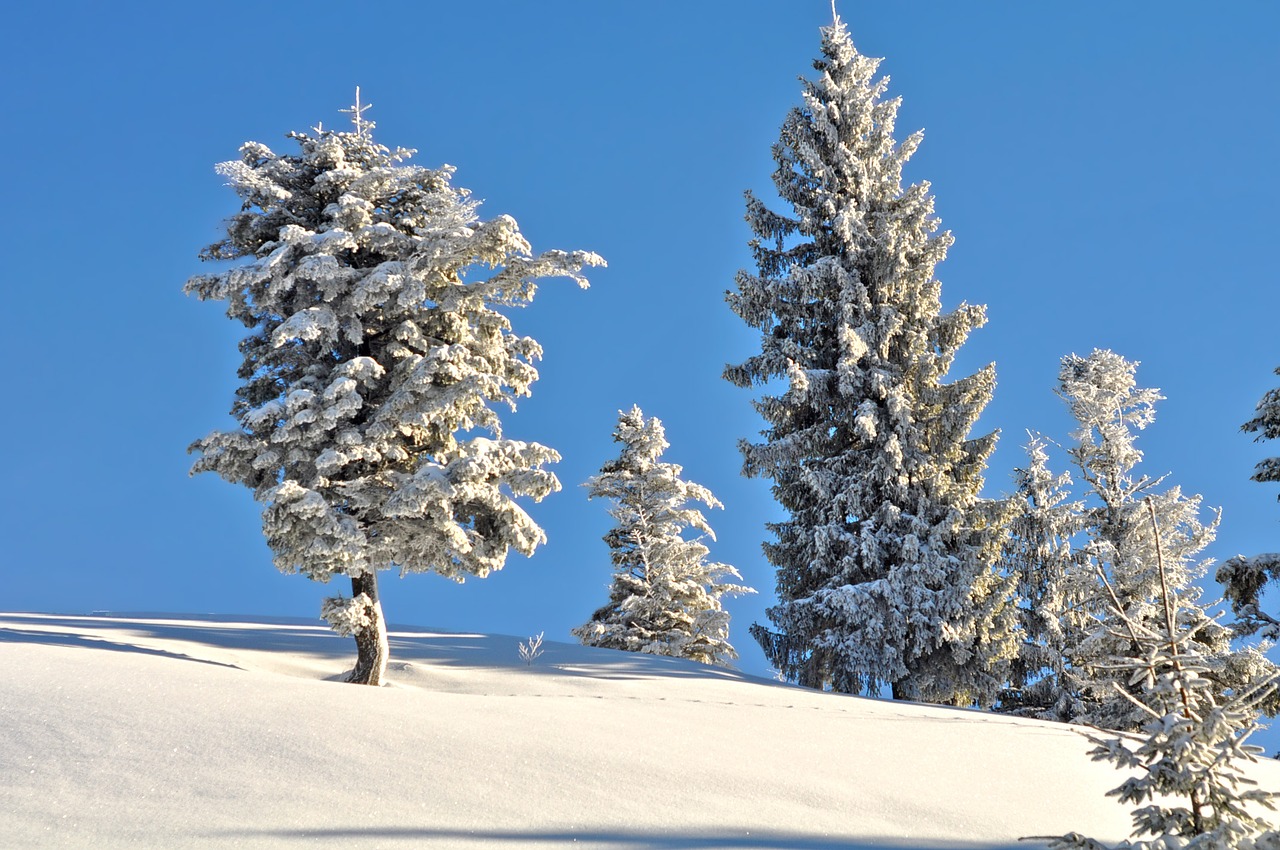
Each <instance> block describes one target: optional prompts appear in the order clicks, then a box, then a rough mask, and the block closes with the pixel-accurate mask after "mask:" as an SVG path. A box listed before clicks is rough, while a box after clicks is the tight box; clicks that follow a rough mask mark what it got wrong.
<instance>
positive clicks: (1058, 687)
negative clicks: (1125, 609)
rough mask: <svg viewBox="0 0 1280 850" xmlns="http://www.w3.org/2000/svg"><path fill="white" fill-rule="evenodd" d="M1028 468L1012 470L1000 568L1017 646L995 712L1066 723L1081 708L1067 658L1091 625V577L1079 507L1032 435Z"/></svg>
mask: <svg viewBox="0 0 1280 850" xmlns="http://www.w3.org/2000/svg"><path fill="white" fill-rule="evenodd" d="M1026 451H1027V456H1028V460H1029V461H1030V462H1029V463H1028V464H1027V466H1026V467H1024V468H1020V469H1015V470H1014V478H1015V481H1016V482H1017V492H1016V493H1015V495H1014V497H1013V499H1012V500H1011V501H1012V503H1013V505H1014V506H1015V513H1014V515H1013V518H1012V519H1011V520H1010V522H1009V537H1008V539H1007V541H1006V543H1005V549H1004V558H1003V562H1002V565H1003V569H1004V571H1005V572H1006V573H1007V574H1009V575H1010V576H1012V577H1013V578H1014V579H1015V580H1016V582H1017V595H1018V599H1019V601H1020V607H1019V609H1018V611H1019V616H1020V622H1021V636H1022V643H1021V647H1020V651H1019V653H1018V657H1017V658H1016V659H1014V662H1013V666H1012V674H1011V677H1010V678H1011V687H1010V688H1009V689H1007V690H1006V691H1005V692H1004V693H1002V694H1001V698H1000V703H999V704H998V705H997V706H996V709H997V710H998V711H1002V712H1006V713H1010V714H1017V715H1020V716H1024V717H1039V718H1043V719H1046V720H1061V721H1067V720H1070V719H1072V718H1073V717H1074V716H1075V715H1076V714H1077V713H1078V712H1079V710H1080V709H1079V704H1078V700H1077V697H1076V695H1077V694H1078V692H1079V688H1080V685H1079V676H1078V673H1077V671H1076V670H1075V668H1074V666H1073V664H1072V663H1071V659H1072V658H1073V656H1074V655H1075V650H1076V647H1078V646H1079V644H1080V643H1081V642H1082V641H1083V639H1084V637H1085V635H1087V634H1088V632H1089V631H1090V630H1091V628H1092V625H1093V619H1092V616H1091V615H1090V613H1089V612H1088V610H1087V607H1086V606H1087V602H1088V600H1089V598H1090V596H1091V591H1092V588H1093V584H1094V582H1093V577H1092V575H1091V574H1086V570H1088V569H1089V567H1088V565H1087V564H1086V563H1085V560H1084V559H1083V558H1082V557H1081V553H1080V552H1079V551H1076V550H1074V549H1073V548H1072V541H1073V540H1074V539H1075V538H1076V537H1077V535H1078V534H1079V533H1080V531H1081V530H1082V529H1083V528H1084V505H1083V503H1082V502H1079V501H1073V502H1069V501H1067V499H1068V498H1069V492H1068V489H1067V488H1068V487H1070V486H1071V475H1070V474H1069V473H1066V472H1064V473H1062V474H1060V475H1054V474H1053V473H1052V472H1051V471H1050V470H1049V466H1048V462H1049V454H1048V451H1047V443H1046V442H1045V440H1044V439H1042V438H1041V437H1038V436H1035V435H1031V439H1030V440H1029V441H1028V443H1027V446H1026Z"/></svg>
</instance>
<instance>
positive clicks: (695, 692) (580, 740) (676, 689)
mask: <svg viewBox="0 0 1280 850" xmlns="http://www.w3.org/2000/svg"><path fill="white" fill-rule="evenodd" d="M520 640H521V638H516V637H504V636H491V635H479V634H448V633H441V632H434V631H428V630H422V629H394V630H393V631H392V635H391V642H392V663H391V668H390V671H389V676H390V679H391V684H390V685H389V686H387V687H384V688H377V689H375V688H362V687H356V686H351V685H345V684H342V683H340V682H339V681H337V679H338V678H340V676H341V674H342V673H343V671H344V670H345V669H346V667H347V665H349V663H350V662H351V660H352V657H353V646H352V645H351V643H350V642H349V641H348V640H345V639H340V638H337V637H335V636H333V635H332V634H330V633H329V632H328V630H327V628H326V627H324V626H323V625H320V624H315V623H311V622H303V621H272V622H266V621H262V620H260V619H255V620H254V621H248V620H244V621H241V620H234V619H225V618H217V619H214V618H196V617H188V616H168V615H165V616H150V615H149V616H131V615H120V616H91V617H71V616H52V615H40V614H0V670H3V686H2V688H0V712H3V724H0V824H2V831H0V844H2V845H3V846H4V847H7V848H27V847H33V848H34V847H39V848H87V847H94V848H113V847H156V848H180V847H212V848H218V847H249V848H254V847H295V846H296V847H340V846H341V847H361V848H363V847H370V848H381V847H387V848H409V847H413V848H419V847H441V848H444V847H457V848H464V849H465V848H486V847H503V848H519V850H525V848H551V847H564V846H570V845H573V846H581V847H593V848H625V850H641V848H654V849H655V850H658V848H661V850H668V848H669V849H670V850H677V848H715V850H720V849H721V848H724V850H730V848H793V850H837V848H840V850H890V849H891V848H922V850H923V848H942V847H949V848H972V850H1012V848H1014V847H1024V848H1027V847H1030V848H1034V847H1038V846H1042V845H1040V844H1039V843H1037V842H1022V843H1019V842H1018V838H1019V837H1021V836H1027V835H1052V834H1060V833H1062V832H1066V831H1070V830H1077V831H1080V832H1084V833H1086V834H1091V835H1094V836H1096V837H1099V838H1119V837H1122V836H1124V835H1127V834H1128V813H1127V811H1126V810H1125V809H1124V808H1122V807H1120V806H1118V805H1116V804H1115V803H1113V802H1112V801H1110V800H1109V799H1107V798H1105V797H1104V792H1105V791H1106V790H1107V789H1109V788H1112V787H1114V786H1115V785H1117V784H1119V781H1120V778H1121V777H1120V776H1119V775H1118V774H1116V772H1115V771H1114V770H1112V769H1111V768H1110V767H1109V766H1107V765H1101V764H1094V763H1092V762H1090V761H1089V760H1088V758H1087V756H1086V755H1085V753H1086V751H1087V749H1088V744H1087V742H1086V741H1085V739H1084V738H1082V737H1081V736H1080V735H1079V734H1078V733H1076V732H1075V731H1073V730H1072V729H1071V728H1070V727H1066V726H1062V725H1058V724H1052V723H1042V722H1035V721H1024V720H1016V719H1010V718H1005V717H999V716H993V715H990V714H985V713H981V712H976V711H964V710H956V709H946V708H939V707H935V706H920V705H911V704H904V703H895V702H888V701H878V700H871V699H863V698H858V697H849V696H837V695H831V694H821V693H816V692H813V691H809V690H805V689H801V688H797V687H792V686H788V685H782V684H779V683H776V682H771V681H768V680H763V679H758V678H753V677H749V676H745V675H741V674H739V673H736V672H733V671H728V670H721V669H716V668H709V667H704V666H701V665H698V664H693V663H690V662H683V661H678V660H674V659H664V658H654V657H650V656H640V655H635V654H629V653H621V652H614V651H610V650H601V649H590V648H585V647H579V646H570V645H566V644H558V643H548V644H545V651H544V653H543V654H542V655H541V656H539V657H538V658H537V659H536V660H535V661H534V662H533V663H532V664H531V665H527V666H526V665H525V664H524V663H523V662H522V661H521V660H520V657H519V653H518V651H517V647H518V645H519V642H520ZM1254 775H1255V778H1257V779H1258V780H1259V781H1260V782H1262V783H1263V784H1264V786H1266V787H1280V764H1275V763H1263V764H1259V765H1258V766H1257V769H1256V771H1255V773H1254Z"/></svg>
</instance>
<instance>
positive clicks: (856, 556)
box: [725, 17, 1016, 704]
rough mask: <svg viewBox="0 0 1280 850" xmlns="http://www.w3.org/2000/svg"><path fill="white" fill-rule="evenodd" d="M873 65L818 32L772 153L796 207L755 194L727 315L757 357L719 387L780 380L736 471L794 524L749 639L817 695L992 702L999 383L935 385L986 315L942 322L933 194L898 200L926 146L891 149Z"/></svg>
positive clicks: (785, 533) (997, 607) (778, 528)
mask: <svg viewBox="0 0 1280 850" xmlns="http://www.w3.org/2000/svg"><path fill="white" fill-rule="evenodd" d="M878 64H879V62H878V60H875V59H869V58H867V57H865V56H862V55H860V54H859V53H858V52H857V50H855V49H854V46H853V43H852V41H851V40H850V37H849V32H848V30H847V29H846V27H845V25H844V24H843V23H842V22H841V21H840V20H839V18H838V17H837V18H836V19H835V21H834V23H833V24H832V26H830V27H826V28H824V29H823V30H822V55H821V57H820V58H819V59H818V60H817V61H816V62H815V63H814V67H815V68H816V69H817V71H818V73H819V77H818V79H817V80H816V81H806V82H804V84H803V99H804V103H803V105H802V106H800V107H798V108H796V109H794V110H792V112H791V113H790V114H789V115H788V117H787V119H786V121H785V122H784V124H783V126H782V132H781V137H780V139H779V141H778V143H777V144H776V145H775V146H774V149H773V155H774V159H775V161H776V162H777V170H776V171H775V172H774V175H773V179H774V184H775V186H776V187H777V191H778V194H779V195H780V197H781V198H782V200H783V201H784V202H786V204H787V205H788V206H789V207H790V212H788V213H786V214H780V213H775V212H772V211H770V210H769V209H768V208H767V207H766V206H765V204H764V203H763V202H761V201H760V200H758V199H756V198H755V197H754V196H752V195H751V194H750V193H748V196H747V221H748V222H749V224H750V226H751V229H752V231H753V233H754V234H755V238H754V239H753V240H752V242H751V248H752V251H753V253H754V255H755V260H756V264H757V267H758V268H757V271H756V272H755V273H750V272H747V271H742V272H739V274H738V277H737V289H736V291H733V292H730V293H729V294H728V297H727V300H728V303H729V305H730V307H731V308H732V309H733V311H734V312H735V313H737V314H738V316H740V317H741V318H742V319H743V320H744V321H745V322H746V323H747V324H748V325H749V326H751V327H752V328H755V329H757V330H759V331H760V334H761V336H760V345H761V350H760V353H759V354H756V355H754V356H752V357H750V358H748V359H747V360H746V361H745V362H743V363H741V364H740V365H731V366H728V367H727V368H726V369H725V377H726V378H727V379H728V380H730V381H731V382H733V383H734V384H736V385H738V386H741V387H751V386H755V385H767V384H769V383H770V382H771V381H774V380H775V379H780V378H781V379H786V380H787V382H788V384H787V386H786V388H785V390H782V391H781V392H777V391H775V392H774V394H768V393H766V394H764V395H762V396H761V398H760V399H759V400H758V401H756V402H755V407H756V409H757V410H758V411H759V413H760V415H761V416H762V417H763V418H764V419H765V421H766V422H767V423H768V428H767V429H766V430H765V431H763V432H762V435H763V437H764V440H763V442H759V443H751V442H747V441H743V442H742V443H741V449H742V453H743V458H744V467H743V469H744V474H746V475H749V476H763V477H766V478H769V479H771V480H772V481H773V493H774V495H775V497H776V498H777V500H778V501H779V502H780V503H781V505H782V507H783V508H784V509H785V510H786V512H787V514H788V518H787V519H785V520H784V521H782V522H778V523H773V524H771V525H770V526H769V529H770V530H771V531H772V532H773V534H774V535H775V537H776V539H775V540H773V541H772V542H769V543H766V544H765V546H764V551H765V555H766V557H767V558H768V560H769V561H770V563H772V564H773V565H774V566H775V567H777V570H778V584H777V591H778V598H779V602H778V604H777V605H776V606H774V607H773V608H771V609H770V610H769V617H770V619H771V620H772V621H773V623H774V626H775V628H774V629H772V630H771V629H767V628H765V627H763V626H757V627H755V628H754V629H753V634H754V635H755V637H756V638H757V640H759V642H760V644H761V646H762V647H763V648H764V651H765V654H766V655H767V656H768V657H769V659H770V660H771V661H772V663H773V664H774V666H775V667H777V668H778V670H779V671H781V673H782V674H783V675H785V676H786V677H788V678H790V679H793V680H796V681H799V682H800V683H801V684H804V685H808V686H810V687H815V688H824V687H829V688H832V689H834V690H837V691H842V692H851V693H857V692H868V693H874V692H878V691H879V690H880V688H881V686H883V685H891V686H892V689H893V694H894V696H895V697H898V698H904V699H918V700H927V701H935V702H952V703H961V704H969V703H973V702H975V701H976V702H980V703H987V702H989V701H991V700H992V699H993V698H994V696H995V693H996V691H997V690H998V688H999V686H1000V684H1001V683H1002V682H1003V681H1004V680H1005V668H1006V667H1007V663H1008V660H1009V659H1010V658H1011V657H1012V656H1013V655H1014V654H1015V652H1016V641H1015V640H1014V637H1013V630H1014V622H1015V617H1016V612H1015V610H1014V606H1013V605H1012V604H1011V603H1010V602H1009V596H1010V590H1009V586H1008V582H1006V581H1005V580H1003V579H1002V578H1001V577H999V576H998V574H997V573H996V572H995V570H994V569H993V567H994V565H995V563H996V561H997V560H998V558H999V556H1000V548H1001V539H1002V536H1003V529H1002V527H1001V526H1002V521H1003V520H1002V514H1003V510H1002V509H999V508H998V506H997V505H995V504H993V503H989V502H984V501H983V500H982V499H980V498H979V491H980V490H981V488H982V484H983V478H982V475H983V470H984V468H985V466H986V461H987V458H988V456H989V455H990V453H991V451H992V450H993V448H994V446H995V439H996V438H995V435H994V434H989V435H986V436H981V437H976V438H970V437H969V432H970V430H971V429H972V427H973V425H974V423H975V422H976V420H977V419H978V416H979V415H980V414H981V412H982V410H983V408H984V407H985V405H986V404H987V402H988V400H989V399H990V398H991V393H992V391H993V389H994V386H995V369H994V366H987V367H986V368H984V369H982V370H980V371H979V372H977V373H976V374H973V375H970V376H968V377H965V378H961V379H959V380H956V381H954V382H952V383H944V379H945V378H946V376H947V372H948V370H949V369H950V367H951V364H952V360H953V358H954V356H955V354H956V352H957V350H958V349H959V347H960V346H961V345H962V344H963V343H964V341H965V339H966V337H967V336H968V334H969V332H970V331H971V330H972V329H974V328H976V327H978V326H980V325H982V324H983V323H984V322H985V320H986V315H985V310H984V308H982V307H980V306H974V305H961V306H960V307H959V308H958V309H956V310H955V311H953V312H950V313H944V312H943V311H942V305H941V300H940V291H941V289H940V284H939V282H938V280H937V278H936V277H935V276H934V267H935V266H936V265H937V263H938V262H939V261H941V260H942V259H943V257H944V256H945V255H946V252H947V247H948V246H949V245H950V244H951V235H950V234H949V233H946V232H943V233H938V232H937V230H938V219H937V218H936V217H935V215H934V212H933V198H932V197H931V196H930V194H929V187H928V184H926V183H918V184H914V185H910V186H907V187H905V188H904V187H903V185H902V168H903V165H904V164H905V163H906V162H907V160H908V158H909V157H910V156H911V154H912V152H914V151H915V150H916V148H917V146H918V145H919V144H920V140H921V134H919V133H916V134H914V135H912V136H909V137H908V138H907V139H906V140H905V141H904V142H902V143H901V144H898V143H897V142H896V141H895V139H894V135H893V129H894V119H895V115H896V113H897V110H898V104H899V101H898V100H896V99H893V100H886V99H884V98H883V94H884V92H885V88H886V85H887V80H886V79H883V78H882V79H879V80H877V79H876V78H875V74H876V68H877V65H878ZM769 389H770V390H773V389H774V388H773V387H769Z"/></svg>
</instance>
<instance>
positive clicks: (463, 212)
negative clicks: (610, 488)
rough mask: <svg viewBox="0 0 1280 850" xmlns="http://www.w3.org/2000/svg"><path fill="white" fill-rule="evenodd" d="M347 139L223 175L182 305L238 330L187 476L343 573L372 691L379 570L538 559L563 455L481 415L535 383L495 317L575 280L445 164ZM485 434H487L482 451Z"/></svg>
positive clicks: (344, 606)
mask: <svg viewBox="0 0 1280 850" xmlns="http://www.w3.org/2000/svg"><path fill="white" fill-rule="evenodd" d="M356 95H357V96H356V106H355V107H353V109H352V110H351V113H352V119H353V123H354V129H352V130H350V131H347V132H338V131H334V130H325V129H322V128H320V127H316V128H315V129H314V130H313V131H312V132H311V133H291V134H290V138H291V139H293V140H294V141H295V142H297V144H298V146H299V152H298V153H295V154H287V155H280V154H276V153H274V152H272V151H271V150H270V149H268V148H267V147H266V146H265V145H262V144H259V143H257V142H249V143H247V144H245V145H244V146H243V147H242V148H241V149H240V159H239V160H237V161H232V162H226V163H223V164H221V165H220V166H218V171H219V173H221V174H222V175H224V176H225V177H227V178H228V180H229V181H230V185H231V186H232V188H233V189H235V191H236V193H237V194H238V195H239V196H240V198H241V200H242V202H243V204H242V208H241V211H240V212H239V213H237V214H236V215H234V216H232V217H231V218H230V219H229V220H228V222H227V225H226V236H225V238H223V239H221V240H220V241H218V242H216V243H214V244H213V245H210V246H209V247H208V248H206V249H205V250H204V252H203V253H202V254H201V258H202V259H205V260H215V261H216V260H244V261H245V262H243V263H241V264H238V265H234V266H230V267H226V268H224V269H223V270H221V271H218V272H215V273H212V274H203V275H197V276H195V277H193V278H191V280H189V281H188V282H187V285H186V291H187V292H188V293H189V294H192V295H195V296H196V297H197V298H200V299H201V300H218V301H225V302H227V315H228V317H230V318H232V319H235V320H236V321H239V322H241V323H243V324H244V326H245V327H246V328H247V329H248V335H247V336H246V337H245V338H244V340H243V342H241V344H240V351H241V353H242V354H243V356H244V362H243V365H242V366H241V367H240V371H239V376H240V378H241V379H242V380H243V384H242V385H241V387H240V388H239V389H238V390H237V391H236V401H235V404H234V405H233V406H232V409H231V414H232V416H233V417H234V418H235V420H236V423H237V427H236V428H234V429H232V430H224V431H214V432H213V433H211V434H209V435H208V436H207V437H205V438H203V439H201V440H197V441H196V442H195V443H193V444H192V447H191V448H192V451H197V452H199V454H200V457H199V459H198V460H197V461H196V463H195V465H194V466H193V468H192V473H193V474H194V473H196V472H204V471H211V472H216V473H217V474H218V475H220V476H222V477H223V478H225V479H226V480H228V481H231V482H234V483H239V484H243V485H245V486H247V487H249V488H251V489H252V490H253V492H254V496H255V498H256V499H257V500H258V501H260V502H262V503H263V505H264V508H263V513H262V525H263V532H264V533H265V535H266V538H267V543H268V544H269V546H270V548H271V550H272V552H273V555H274V561H275V564H276V566H277V567H278V568H280V569H281V570H283V571H285V572H300V573H303V574H304V575H306V576H307V577H308V578H311V579H315V580H317V581H322V582H327V581H329V580H330V579H331V578H333V577H335V576H339V575H341V576H347V577H348V578H349V579H350V580H351V596H350V597H346V598H344V597H341V596H339V597H337V598H334V599H330V600H327V601H326V603H325V605H324V611H323V613H324V615H325V617H326V618H327V619H328V620H329V622H330V624H331V625H332V626H333V627H334V628H335V629H336V630H337V631H339V632H340V633H343V634H350V635H353V636H354V637H355V641H356V646H357V650H358V658H357V662H356V665H355V668H354V669H353V670H352V672H351V674H350V680H351V681H353V682H360V683H364V684H378V683H379V682H380V681H381V679H382V676H383V672H384V670H385V666H386V660H387V640H386V627H385V623H384V620H383V615H382V608H381V603H380V601H379V596H378V587H377V572H378V571H379V570H386V569H391V568H393V567H394V568H397V569H399V570H400V572H401V573H402V574H403V573H407V572H419V571H434V572H437V573H440V574H442V575H445V576H449V577H451V578H455V579H458V580H462V578H464V577H465V576H468V575H472V576H484V575H486V574H487V573H489V572H490V571H491V570H496V569H500V568H501V567H502V566H503V564H504V562H505V559H506V556H507V552H508V550H510V549H515V550H516V551H517V552H520V553H522V554H526V555H528V554H531V553H532V552H533V550H534V548H535V547H536V546H537V545H538V544H539V543H540V542H542V541H543V539H544V536H543V532H542V530H541V529H540V528H539V527H538V526H537V524H536V523H534V521H533V520H532V519H531V518H530V517H529V515H528V514H526V513H525V511H524V510H523V509H522V508H521V507H520V506H519V505H518V504H517V503H516V502H515V498H516V497H521V496H527V497H530V498H532V499H534V500H535V501H537V500H540V499H541V498H543V497H544V496H546V495H547V494H548V493H551V492H552V491H554V490H557V489H559V486H560V485H559V482H558V481H557V480H556V477H555V476H554V475H553V474H552V473H551V472H550V471H548V470H546V469H544V468H543V467H544V466H545V465H546V464H548V463H553V462H555V461H556V460H558V459H559V456H558V455H557V454H556V452H554V451H553V450H551V449H549V448H547V447H546V446H542V445H538V444H536V443H526V442H521V441H518V440H511V439H507V438H505V437H504V436H503V434H502V427H501V422H500V420H499V416H498V413H497V412H496V410H495V409H494V408H495V406H503V405H505V406H508V407H512V408H513V407H514V406H515V402H516V399H517V398H519V397H520V396H524V395H528V393H529V387H530V385H531V384H532V383H533V381H534V380H536V378H537V371H536V369H535V368H534V367H533V365H532V364H533V361H535V360H537V359H538V358H539V357H540V356H541V349H540V348H539V346H538V344H537V343H536V342H535V341H534V340H532V339H528V338H525V337H520V336H516V335H515V334H513V333H512V331H511V325H510V322H509V321H508V319H507V318H506V317H505V316H504V315H503V314H502V313H501V312H499V311H498V309H496V308H499V307H520V306H524V305H525V304H527V303H528V302H529V300H530V299H531V298H532V297H533V295H534V291H535V286H536V281H537V280H538V279H539V278H543V277H556V276H560V277H568V278H571V279H572V280H575V281H577V282H578V283H579V284H580V285H581V286H583V287H585V286H586V285H587V282H586V279H585V278H584V277H583V276H582V274H581V270H582V269H583V267H585V266H591V265H600V264H602V262H603V261H602V260H600V258H599V257H597V256H596V255H594V254H590V253H585V252H574V253H565V252H563V251H549V252H546V253H542V254H537V255H535V254H533V253H532V252H531V250H530V247H529V244H528V242H526V241H525V239H524V237H523V236H521V235H520V231H519V229H518V227H517V226H516V222H515V221H514V220H513V219H512V218H511V217H509V216H505V215H504V216H499V217H497V218H494V219H491V220H488V221H482V220H480V219H479V218H478V216H477V215H476V207H477V206H478V205H477V203H476V202H475V201H472V200H471V199H470V198H469V197H468V193H467V192H466V190H462V189H456V188H454V187H453V186H452V185H450V179H451V177H452V174H453V169H452V168H450V167H449V166H445V167H443V168H440V169H428V168H423V167H421V166H416V165H407V164H403V163H405V162H406V161H407V160H408V159H409V157H410V156H411V155H412V154H413V151H410V150H405V149H397V150H395V151H392V150H389V149H387V148H386V147H383V146H382V145H380V144H377V143H376V142H374V140H373V135H372V131H373V123H372V122H371V121H369V120H367V119H366V118H365V117H364V110H365V109H366V108H367V107H364V106H361V105H360V103H359V91H358V90H357V92H356ZM486 434H487V436H486Z"/></svg>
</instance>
